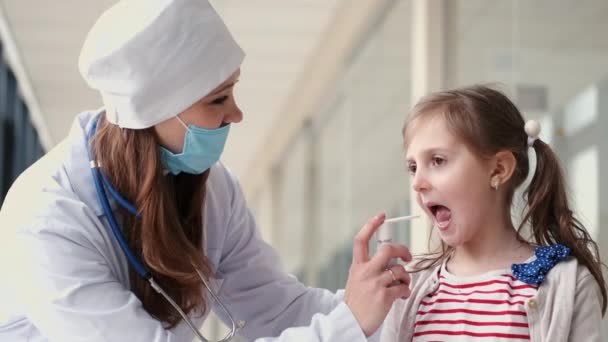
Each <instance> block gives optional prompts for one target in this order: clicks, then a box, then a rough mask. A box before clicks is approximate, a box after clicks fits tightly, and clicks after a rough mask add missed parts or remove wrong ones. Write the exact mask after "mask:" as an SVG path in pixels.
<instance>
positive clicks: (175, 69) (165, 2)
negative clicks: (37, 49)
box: [78, 0, 245, 129]
mask: <svg viewBox="0 0 608 342" xmlns="http://www.w3.org/2000/svg"><path fill="white" fill-rule="evenodd" d="M244 56H245V54H244V53H243V50H242V49H241V48H240V47H239V45H238V44H237V43H236V42H235V40H234V38H233V37H232V35H231V34H230V32H229V31H228V29H227V28H226V25H224V22H223V21H222V19H221V18H220V17H219V16H218V14H217V13H216V12H215V10H214V9H213V7H212V6H211V5H210V4H209V2H208V1H207V0H122V1H119V2H118V3H117V4H115V5H114V6H112V7H111V8H110V9H108V10H107V11H106V12H105V13H103V14H102V16H101V17H100V18H99V19H98V20H97V22H96V23H95V25H94V26H93V28H92V29H91V31H90V32H89V34H88V36H87V38H86V40H85V43H84V46H83V47H82V51H81V53H80V58H79V61H78V67H79V69H80V73H81V74H82V76H83V78H84V79H85V81H86V82H87V83H88V84H89V86H90V87H91V88H93V89H96V90H98V91H99V92H100V93H101V97H102V100H103V103H104V106H105V110H106V117H107V119H108V120H109V121H110V122H112V123H113V124H116V125H118V126H120V127H124V128H134V129H142V128H147V127H151V126H154V125H156V124H157V123H160V122H162V121H164V120H167V119H169V118H171V117H174V116H176V115H177V114H179V113H180V112H182V111H183V110H185V109H187V108H188V107H190V106H191V105H192V104H194V103H195V102H196V101H198V100H199V99H201V98H202V97H204V96H205V95H208V94H209V93H210V92H211V91H212V90H213V89H214V88H216V87H217V86H219V85H220V84H222V83H223V82H224V81H226V80H227V79H228V78H229V77H230V76H231V75H232V74H233V73H234V72H236V71H237V69H238V68H239V67H240V65H241V63H242V61H243V58H244Z"/></svg>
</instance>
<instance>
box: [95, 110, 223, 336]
mask: <svg viewBox="0 0 608 342" xmlns="http://www.w3.org/2000/svg"><path fill="white" fill-rule="evenodd" d="M98 126H99V127H98V128H97V132H96V134H95V137H94V138H93V139H94V140H93V151H94V153H95V157H96V160H97V161H99V162H100V163H101V170H102V172H103V173H104V174H105V175H106V176H107V177H108V178H109V180H110V182H111V183H112V185H113V186H114V187H115V188H116V190H117V191H118V192H119V193H120V194H121V195H122V196H123V197H125V198H126V199H127V200H128V201H129V202H131V203H133V204H134V205H135V207H136V208H138V210H139V212H140V214H141V218H137V217H134V216H133V215H131V214H129V213H128V212H127V211H126V210H124V209H122V208H121V209H120V211H119V215H117V218H119V220H120V221H119V222H120V224H121V229H122V231H123V234H124V235H125V237H126V239H127V241H128V243H129V246H130V247H131V249H132V250H133V252H134V253H135V255H136V256H138V257H139V258H140V260H141V261H142V262H143V263H144V264H145V265H146V267H147V268H148V270H149V271H150V272H151V273H152V275H153V277H154V279H155V280H156V281H157V282H158V283H159V284H160V286H162V287H163V289H164V290H165V291H166V292H167V293H168V294H169V296H171V298H172V299H173V300H174V301H175V302H176V303H177V304H178V305H179V306H180V307H181V308H182V309H183V310H184V312H186V313H190V312H192V311H193V310H195V312H197V313H203V312H204V310H206V308H207V302H206V297H205V292H204V291H203V287H202V284H201V281H200V278H199V277H198V275H197V273H196V271H195V269H194V267H193V266H192V264H194V265H196V267H197V268H198V269H199V270H200V271H201V272H202V273H203V275H204V276H205V277H206V278H207V279H208V277H209V275H210V274H211V269H210V265H209V261H208V260H207V259H206V258H205V256H204V255H203V253H202V244H203V243H204V241H203V229H202V223H203V222H202V219H203V213H202V210H203V204H204V199H205V183H206V181H207V177H208V176H209V171H206V172H204V173H203V174H201V175H189V174H183V173H182V174H179V175H177V176H172V175H167V176H165V175H163V169H162V167H161V160H160V154H159V150H158V140H157V137H156V134H155V132H154V128H147V129H141V130H133V129H121V128H119V127H118V126H116V125H113V124H110V123H109V122H107V121H106V120H105V118H104V117H103V116H102V117H101V119H100V121H99V124H98ZM129 277H130V281H131V290H132V291H133V292H134V293H135V295H136V296H137V297H138V298H139V299H140V300H141V302H142V304H143V307H144V308H145V310H146V311H147V312H148V313H149V314H150V315H152V316H153V317H155V318H156V319H158V320H160V321H162V322H164V323H165V326H166V327H167V328H172V327H174V326H175V325H176V324H177V323H179V321H180V320H181V317H180V316H179V314H178V313H177V311H176V310H175V309H174V308H173V307H172V306H171V305H170V304H169V302H167V301H166V300H165V299H164V298H163V297H162V296H161V295H160V294H158V293H157V292H156V291H155V290H154V289H152V287H151V286H150V285H149V283H148V282H147V281H146V280H144V279H142V278H141V277H140V276H139V275H138V274H137V273H136V272H135V271H134V269H133V268H132V267H131V266H130V265H129Z"/></svg>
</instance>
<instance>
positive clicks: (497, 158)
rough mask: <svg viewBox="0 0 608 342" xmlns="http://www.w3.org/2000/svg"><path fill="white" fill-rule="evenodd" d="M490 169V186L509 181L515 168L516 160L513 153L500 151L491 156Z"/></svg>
mask: <svg viewBox="0 0 608 342" xmlns="http://www.w3.org/2000/svg"><path fill="white" fill-rule="evenodd" d="M491 165H492V171H491V174H490V183H491V184H492V187H494V185H496V186H500V185H503V184H505V183H507V182H508V181H509V179H511V176H513V172H515V168H516V167H517V160H516V159H515V155H513V152H511V151H500V152H498V153H496V154H495V155H494V157H493V158H492V164H491Z"/></svg>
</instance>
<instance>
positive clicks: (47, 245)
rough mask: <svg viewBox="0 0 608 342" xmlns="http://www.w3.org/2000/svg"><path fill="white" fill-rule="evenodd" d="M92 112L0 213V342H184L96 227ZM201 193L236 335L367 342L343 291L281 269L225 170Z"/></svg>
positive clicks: (103, 229)
mask: <svg viewBox="0 0 608 342" xmlns="http://www.w3.org/2000/svg"><path fill="white" fill-rule="evenodd" d="M95 114H96V113H93V112H85V113H82V114H81V115H79V116H78V118H77V119H76V120H75V123H74V125H73V126H72V129H71V132H70V135H69V136H68V138H67V139H66V140H64V141H63V142H62V143H61V144H59V145H58V146H57V147H56V148H54V149H53V150H51V151H50V152H49V153H48V154H47V155H46V156H45V157H44V158H42V159H41V160H40V161H38V162H37V163H35V164H34V165H33V166H31V167H30V168H29V169H28V170H26V171H25V172H24V173H23V174H22V175H21V176H20V177H19V178H18V179H17V180H16V182H15V183H14V185H13V186H12V188H11V189H10V191H9V193H8V195H7V197H6V200H5V202H4V205H3V207H2V209H1V211H0V244H1V245H0V272H1V273H2V281H1V282H0V303H1V304H0V341H10V342H13V341H57V342H76V341H86V342H93V341H108V342H119V341H127V342H139V341H141V342H178V341H184V342H186V341H188V342H190V341H192V340H193V338H194V334H193V333H192V332H191V331H190V329H189V328H188V327H187V326H186V324H185V323H183V322H182V323H180V324H179V325H178V326H176V327H175V328H174V329H172V330H165V329H163V327H162V324H161V322H159V321H157V320H156V319H154V318H153V317H151V316H150V315H149V314H148V313H147V312H146V311H145V310H144V309H143V307H142V305H141V303H140V301H139V300H138V299H137V297H136V296H135V295H134V294H133V293H132V292H131V291H130V286H129V277H128V263H127V260H126V258H125V256H124V254H123V252H122V251H121V249H120V248H119V246H118V243H117V241H116V240H115V239H114V236H113V235H112V233H111V231H110V228H109V226H108V225H107V223H106V220H105V219H104V218H103V216H104V215H103V210H102V209H101V207H100V205H99V203H98V199H97V194H96V191H95V187H94V184H93V179H92V175H91V171H90V168H89V162H88V158H87V150H86V143H85V132H86V131H88V129H89V127H90V126H91V123H92V119H93V118H94V117H95V116H96V115H95ZM207 187H208V188H207V198H206V208H205V213H206V214H205V227H206V231H205V242H206V249H205V251H204V252H205V253H206V255H207V256H208V258H209V260H210V261H211V263H212V265H213V267H214V269H215V270H216V272H217V274H218V279H215V280H213V284H214V288H215V290H216V291H218V292H219V296H220V299H221V300H222V301H223V302H224V303H225V305H226V306H227V307H228V309H229V310H230V311H231V313H232V314H233V316H234V318H235V320H237V321H238V320H242V321H245V327H244V328H243V329H242V330H241V331H240V334H241V335H242V336H245V337H246V338H247V340H254V339H259V340H258V341H309V342H313V341H332V342H340V341H349V342H350V341H366V338H365V336H364V334H363V332H362V331H361V329H360V328H359V326H358V324H357V322H356V319H355V318H354V316H353V314H352V312H351V311H350V309H349V308H348V307H347V306H346V305H345V304H344V303H343V302H342V296H343V294H342V293H340V292H339V293H338V294H333V293H331V292H329V291H327V290H323V289H315V288H308V287H305V286H304V285H302V284H301V283H299V282H298V281H297V280H296V279H295V278H294V277H291V276H289V275H287V274H286V273H285V272H284V271H282V270H281V266H280V263H279V262H278V260H279V258H278V256H277V254H276V253H275V251H274V250H273V249H272V248H271V247H270V246H269V245H267V244H266V243H264V241H262V239H261V238H260V235H259V233H258V230H257V227H256V224H255V221H254V219H253V217H252V215H251V213H250V211H249V210H248V208H247V206H246V203H245V200H244V198H243V194H242V193H241V189H240V187H239V185H238V184H237V181H236V180H235V179H234V178H233V176H232V175H231V174H230V173H229V172H228V171H227V170H226V169H225V168H224V167H223V166H222V165H221V164H219V163H218V164H216V165H214V166H213V168H212V170H211V175H210V177H209V180H208V182H207ZM110 198H111V197H110ZM202 252H203V251H202ZM214 304H215V303H214ZM213 309H214V311H215V312H216V313H217V314H218V315H219V316H220V317H221V316H222V311H221V310H216V308H215V307H214V308H213ZM315 314H317V315H315ZM313 315H314V317H313ZM203 319H204V318H200V319H198V320H197V319H194V320H193V321H194V322H195V324H198V325H199V326H200V324H201V323H202V321H203ZM222 319H224V320H225V319H226V318H225V317H222ZM290 327H297V328H291V329H288V328H290ZM286 329H287V330H286ZM269 336H270V337H269Z"/></svg>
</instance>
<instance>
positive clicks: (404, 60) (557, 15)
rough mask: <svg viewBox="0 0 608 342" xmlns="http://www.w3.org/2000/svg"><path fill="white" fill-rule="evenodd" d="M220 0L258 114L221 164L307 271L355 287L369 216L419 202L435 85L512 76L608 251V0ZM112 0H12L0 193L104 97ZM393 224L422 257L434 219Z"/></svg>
mask: <svg viewBox="0 0 608 342" xmlns="http://www.w3.org/2000/svg"><path fill="white" fill-rule="evenodd" d="M211 2H212V3H213V5H214V6H215V7H216V9H217V10H218V11H219V12H220V14H221V15H222V16H223V18H224V19H225V21H226V22H227V25H228V27H229V28H230V30H231V31H232V32H233V34H234V36H235V38H236V40H237V41H238V42H239V43H240V44H241V45H242V47H243V48H244V50H245V52H246V53H247V57H246V58H245V62H244V64H243V66H242V73H241V81H240V82H239V84H238V86H237V87H236V99H237V102H238V103H239V104H240V106H241V109H242V110H243V112H244V115H245V117H244V121H243V122H242V123H241V124H239V125H235V127H233V129H232V132H231V134H230V138H229V142H228V144H227V149H226V153H225V154H224V157H223V162H224V163H225V164H226V165H227V166H228V167H229V168H230V169H231V170H232V171H233V172H234V173H235V174H236V175H237V177H238V179H239V180H240V181H241V185H242V186H243V188H244V190H245V193H246V196H247V198H248V202H249V205H250V207H251V209H252V210H253V211H254V215H255V217H256V219H257V222H258V226H259V228H260V230H261V232H262V235H263V236H264V238H265V239H266V240H267V241H268V242H269V243H270V244H272V245H273V246H274V247H275V248H277V250H278V251H279V253H280V255H281V258H282V260H283V264H284V267H285V268H286V269H287V270H288V271H289V272H291V273H292V274H294V275H295V276H296V277H298V278H299V279H300V280H302V281H303V282H304V283H306V284H308V285H311V286H320V287H326V288H329V289H333V290H335V289H337V288H341V287H343V286H344V284H345V283H346V279H347V276H348V268H349V265H350V260H351V246H352V238H353V236H354V234H355V232H356V231H358V230H359V228H360V227H361V225H362V224H363V223H364V222H365V221H366V220H367V218H369V217H371V216H373V215H375V214H376V213H377V212H379V211H382V210H384V211H386V212H387V213H388V216H399V215H406V214H409V213H412V212H418V209H417V208H416V205H415V203H413V202H412V200H411V198H410V196H411V194H410V186H409V184H408V174H407V170H406V164H405V160H404V158H403V156H404V152H403V148H402V145H401V143H402V141H401V128H402V125H403V122H404V120H405V117H406V116H407V113H408V111H409V109H410V108H411V107H412V105H413V104H414V103H415V102H416V101H417V99H418V98H420V97H421V96H422V95H424V94H426V93H428V92H430V91H434V90H439V89H446V88H453V87H457V86H462V85H469V84H472V83H480V82H482V83H494V84H498V86H499V87H500V88H501V89H502V90H504V91H505V92H507V94H508V95H509V96H510V97H511V98H512V99H514V100H515V102H516V104H517V105H518V106H519V108H520V109H521V110H522V112H523V113H524V116H525V117H526V118H527V119H538V120H539V121H540V122H541V125H542V127H543V131H542V134H541V138H542V139H543V140H544V141H546V142H549V143H550V144H551V145H552V146H553V148H554V149H555V150H556V151H557V152H558V155H559V157H560V158H561V160H562V163H563V165H564V168H565V172H566V175H567V177H568V181H569V183H568V186H569V188H570V190H571V191H572V192H571V194H572V198H571V200H572V201H573V204H574V207H575V208H576V210H577V212H578V213H579V216H580V218H581V220H582V222H583V223H584V224H585V225H586V227H587V228H588V229H589V230H590V233H591V234H592V235H593V237H594V239H595V240H596V241H598V243H599V244H600V249H601V252H602V253H603V258H604V261H606V260H608V228H607V227H606V225H607V224H608V178H606V177H601V175H602V174H604V175H606V174H608V139H607V138H606V131H608V19H607V18H608V1H606V0H576V1H575V0H500V1H499V0H493V1H491V0H354V1H353V0H289V1H284V0H214V1H213V0H212V1H211ZM113 3H115V1H114V0H84V1H83V0H54V1H40V0H0V46H1V51H2V56H3V58H2V60H1V61H0V203H1V202H2V198H3V196H4V195H5V193H6V191H7V190H8V188H9V187H10V184H11V183H12V182H13V180H14V179H15V178H16V177H17V176H18V175H19V173H21V172H22V171H23V170H24V169H25V168H27V167H28V166H29V165H31V164H32V163H33V162H35V161H36V160H37V159H38V158H39V157H40V156H42V155H43V154H44V153H45V151H47V150H49V149H50V148H52V147H53V146H54V145H56V144H58V143H59V142H60V141H61V140H62V138H63V137H65V136H66V135H67V132H68V130H69V127H70V125H71V123H72V120H73V119H74V118H75V116H76V115H77V113H78V112H80V111H83V110H89V109H96V108H98V107H100V106H101V99H100V98H99V97H98V95H97V93H95V92H94V91H92V90H90V89H89V88H87V86H86V84H85V83H84V81H83V80H82V79H81V77H80V75H79V74H78V69H77V59H78V53H79V51H80V47H81V45H82V43H83V41H84V38H85V36H86V34H87V31H88V29H89V28H90V27H91V26H92V24H93V22H94V20H95V18H97V17H98V16H99V15H100V13H101V12H102V11H103V10H105V9H106V8H108V7H109V6H111V5H112V4H113ZM602 132H604V133H602ZM515 214H517V213H515ZM395 236H396V240H397V241H398V242H400V243H404V244H406V245H408V246H409V247H410V248H411V249H412V250H413V251H414V252H424V251H426V249H427V240H428V236H429V228H428V224H427V222H424V220H420V222H416V223H415V224H411V225H410V224H408V223H403V224H401V225H399V226H395ZM605 326H606V324H605ZM205 329H206V330H207V331H208V332H209V334H210V335H211V336H214V335H215V336H219V335H220V334H221V332H222V329H223V328H222V326H221V324H219V323H218V322H217V321H209V322H207V323H206V327H205ZM605 331H607V332H608V329H607V330H605ZM607 336H608V334H607Z"/></svg>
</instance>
